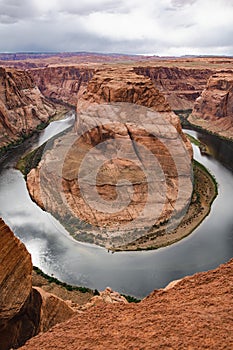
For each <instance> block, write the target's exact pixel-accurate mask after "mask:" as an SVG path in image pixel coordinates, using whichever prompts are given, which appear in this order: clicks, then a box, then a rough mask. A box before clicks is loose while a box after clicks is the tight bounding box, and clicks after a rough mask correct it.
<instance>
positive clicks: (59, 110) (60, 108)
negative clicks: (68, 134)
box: [0, 103, 71, 158]
mask: <svg viewBox="0 0 233 350" xmlns="http://www.w3.org/2000/svg"><path fill="white" fill-rule="evenodd" d="M55 105H56V113H55V114H54V115H52V116H51V117H50V118H49V120H48V121H47V122H41V123H40V124H39V125H38V126H37V127H36V128H35V129H34V130H33V131H32V132H30V133H29V134H23V135H21V136H19V137H17V136H15V138H14V139H13V140H11V141H9V143H8V144H7V145H5V146H3V147H1V148H0V158H2V157H3V156H5V154H6V153H7V152H8V151H10V150H11V149H14V148H16V147H18V146H19V145H21V144H22V143H23V142H24V141H25V140H27V139H29V138H31V137H32V136H33V135H35V134H38V133H40V132H41V131H42V130H44V129H45V128H46V127H47V126H48V125H49V124H50V123H51V122H53V121H57V120H61V119H63V118H64V116H65V115H66V114H67V113H68V112H69V111H70V110H71V108H68V107H66V106H64V105H61V104H58V103H56V104H55Z"/></svg>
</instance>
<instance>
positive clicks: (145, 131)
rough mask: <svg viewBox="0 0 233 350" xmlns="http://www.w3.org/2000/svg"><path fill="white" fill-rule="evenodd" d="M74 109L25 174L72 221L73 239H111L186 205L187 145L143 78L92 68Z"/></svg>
mask: <svg viewBox="0 0 233 350" xmlns="http://www.w3.org/2000/svg"><path fill="white" fill-rule="evenodd" d="M147 107H148V108H150V109H148V108H147ZM77 115H78V117H77V120H76V123H75V128H74V130H73V132H72V133H69V134H68V135H65V136H64V137H62V138H60V139H58V140H56V141H55V142H54V145H52V146H51V145H50V146H49V147H48V150H47V152H46V153H45V155H44V157H43V158H42V161H41V162H40V164H39V166H38V168H37V169H33V170H32V171H31V172H30V173H29V174H28V176H27V186H28V189H29V192H30V194H31V196H32V197H33V199H34V200H35V201H36V202H37V203H39V204H40V205H41V206H42V207H43V208H44V209H46V210H48V211H50V212H52V213H53V214H55V215H56V216H58V217H59V218H61V220H62V222H64V223H65V224H67V222H71V223H72V224H71V226H72V234H73V236H74V237H75V238H76V239H78V240H83V241H89V242H92V243H96V244H99V245H105V246H107V247H109V246H110V247H113V246H115V247H116V246H119V245H120V244H122V243H126V241H129V240H130V241H132V240H134V239H135V238H136V236H137V235H139V236H141V235H143V233H142V232H143V230H144V229H146V230H147V229H148V227H151V225H154V224H156V223H157V224H160V223H164V222H165V221H167V220H169V219H170V218H171V216H172V215H174V216H178V217H179V215H180V214H181V213H183V211H184V210H185V209H187V206H188V204H189V200H190V198H191V193H192V180H191V154H192V153H191V146H190V143H189V142H188V141H187V139H186V137H185V136H184V134H183V133H182V130H181V126H180V122H179V119H178V118H177V117H176V115H175V114H174V113H173V112H171V109H170V106H169V104H168V103H167V101H166V99H165V97H164V95H163V94H162V93H161V92H159V90H158V89H156V88H155V86H154V84H153V83H152V82H151V80H150V79H149V78H147V77H143V76H140V75H138V74H136V73H135V72H134V71H133V70H130V69H126V68H124V69H123V68H121V69H119V68H118V69H114V68H109V69H108V70H107V71H106V70H98V71H97V72H96V74H95V75H94V76H93V78H92V79H91V80H90V82H89V83H88V85H87V88H86V89H85V90H84V91H82V92H81V91H80V93H79V94H78V104H77ZM101 145H102V146H101ZM101 147H102V149H101ZM50 148H52V149H50ZM103 148H104V152H103ZM145 150H147V151H145ZM146 152H147V153H146ZM158 164H160V165H159V166H158ZM95 171H96V174H95ZM179 171H180V173H179ZM77 177H78V181H77ZM125 181H126V182H125ZM181 189H182V190H181ZM131 191H133V193H131ZM154 218H156V219H154ZM73 219H78V220H79V221H78V222H77V223H76V228H74V227H75V224H74V220H73ZM80 221H81V222H80ZM70 228H71V227H68V229H70ZM96 228H97V230H96ZM99 229H100V231H99ZM95 230H96V231H95ZM129 232H131V233H129ZM135 235H136V236H135ZM125 240H126V241H125Z"/></svg>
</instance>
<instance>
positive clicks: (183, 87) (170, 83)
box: [134, 66, 213, 110]
mask: <svg viewBox="0 0 233 350" xmlns="http://www.w3.org/2000/svg"><path fill="white" fill-rule="evenodd" d="M134 70H135V72H136V73H137V74H142V75H144V76H147V77H149V78H150V79H151V80H152V82H153V83H154V84H155V86H156V87H157V88H158V89H159V90H160V91H162V92H163V93H164V95H165V96H166V99H167V101H168V103H169V104H170V106H171V108H172V109H173V110H185V109H192V108H193V105H194V102H195V100H196V99H197V97H199V96H200V94H201V92H202V91H203V90H204V88H205V86H206V82H207V80H208V78H209V77H210V76H211V75H212V74H213V71H212V70H210V69H204V68H199V69H198V68H180V67H176V66H174V67H166V66H164V67H163V66H160V67H153V66H147V67H144V66H142V67H135V68H134Z"/></svg>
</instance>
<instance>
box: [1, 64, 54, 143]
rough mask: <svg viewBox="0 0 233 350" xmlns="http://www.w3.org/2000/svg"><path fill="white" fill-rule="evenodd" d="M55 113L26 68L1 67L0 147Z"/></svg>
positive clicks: (34, 127) (33, 128) (27, 132)
mask: <svg viewBox="0 0 233 350" xmlns="http://www.w3.org/2000/svg"><path fill="white" fill-rule="evenodd" d="M55 112H56V109H55V106H54V105H53V104H52V103H50V102H49V101H48V100H47V99H46V98H45V97H44V96H43V95H42V94H41V92H40V90H39V89H38V87H37V86H36V84H35V83H34V82H33V80H32V78H31V77H30V76H29V75H28V74H27V73H26V72H25V71H20V70H16V69H13V68H1V67H0V148H1V147H3V146H6V145H8V144H9V143H11V142H12V141H16V140H18V139H19V138H21V137H22V136H23V135H28V134H30V133H31V132H32V131H33V130H35V129H36V127H37V126H38V125H40V124H41V123H42V122H46V121H48V119H49V117H50V116H52V115H54V114H55Z"/></svg>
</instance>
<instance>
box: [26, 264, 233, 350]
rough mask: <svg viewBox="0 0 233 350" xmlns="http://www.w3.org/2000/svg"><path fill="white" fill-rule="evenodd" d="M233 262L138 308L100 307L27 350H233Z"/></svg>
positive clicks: (59, 327)
mask: <svg viewBox="0 0 233 350" xmlns="http://www.w3.org/2000/svg"><path fill="white" fill-rule="evenodd" d="M232 286H233V260H231V261H230V262H228V263H227V264H225V265H221V266H220V267H219V268H217V269H216V270H213V271H208V272H203V273H198V274H195V275H193V276H190V277H186V278H184V279H182V280H181V281H179V282H177V283H176V284H175V285H174V286H173V288H170V289H168V290H166V291H165V290H156V291H154V292H153V293H152V294H151V295H149V296H148V297H147V298H145V299H144V300H143V301H142V302H140V303H138V304H111V305H107V304H106V305H103V304H101V305H99V306H98V305H97V306H96V307H94V308H90V309H89V310H88V311H87V312H86V313H84V314H81V315H79V316H75V317H74V318H72V320H69V321H67V322H65V323H62V324H61V325H57V326H55V327H53V328H52V329H51V330H50V331H49V332H48V333H44V334H40V335H38V336H36V337H35V338H33V339H31V340H30V341H28V342H27V343H26V345H25V346H23V347H22V350H34V349H43V350H47V349H48V350H51V349H57V350H59V349H64V348H68V349H69V350H76V349H88V350H92V349H93V350H100V349H101V350H102V349H109V350H112V349H117V350H121V349H147V350H149V349H151V350H152V349H160V348H164V349H175V350H176V349H177V350H178V349H179V350H180V349H215V350H221V349H229V350H230V349H232V347H233V333H232V327H233V320H232V313H233V297H232V295H233V294H232Z"/></svg>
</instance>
